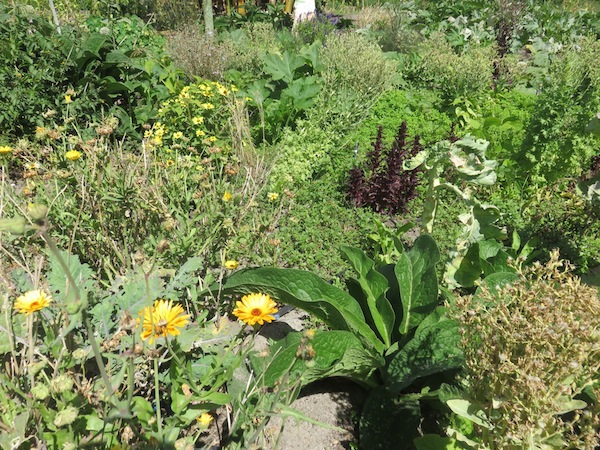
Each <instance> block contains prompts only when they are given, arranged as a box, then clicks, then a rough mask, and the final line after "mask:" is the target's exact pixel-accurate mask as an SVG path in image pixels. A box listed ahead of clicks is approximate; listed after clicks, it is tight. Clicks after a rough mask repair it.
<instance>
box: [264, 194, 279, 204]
mask: <svg viewBox="0 0 600 450" xmlns="http://www.w3.org/2000/svg"><path fill="white" fill-rule="evenodd" d="M267 197H268V199H269V201H270V202H274V201H275V200H277V199H278V198H279V194H278V193H277V192H269V194H268V195H267Z"/></svg>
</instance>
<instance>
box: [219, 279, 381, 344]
mask: <svg viewBox="0 0 600 450" xmlns="http://www.w3.org/2000/svg"><path fill="white" fill-rule="evenodd" d="M209 290H210V291H212V292H213V293H217V292H219V291H221V292H222V293H223V294H228V295H245V294H251V293H253V292H262V293H265V294H269V295H270V296H272V297H273V298H274V299H276V300H278V301H281V302H283V303H286V304H289V305H292V306H295V307H297V308H300V309H303V310H304V311H307V312H308V313H310V314H313V315H315V316H316V317H318V318H319V319H321V320H323V321H324V322H325V323H326V324H328V325H329V326H331V327H332V328H334V329H338V330H348V331H352V332H353V333H355V334H356V335H358V336H360V338H361V339H362V340H363V343H364V344H365V345H366V346H368V347H370V348H373V349H375V350H376V352H377V353H382V352H383V350H384V345H383V343H382V342H381V341H380V340H379V339H378V338H377V336H376V335H375V333H374V332H373V330H372V329H371V328H370V327H369V326H368V325H367V324H366V323H365V317H364V315H363V312H362V309H361V307H360V305H359V304H358V302H357V301H356V300H355V299H354V298H353V297H352V296H351V295H350V294H348V293H347V292H344V291H342V290H341V289H339V288H337V287H335V286H332V285H331V284H328V283H326V282H325V281H323V280H322V279H321V278H319V277H318V276H317V275H315V274H313V273H311V272H307V271H303V270H296V269H276V268H257V269H246V270H240V271H239V272H236V273H234V274H232V275H231V276H230V277H228V278H227V279H226V280H225V281H224V283H223V286H222V288H220V286H218V285H217V284H215V285H213V286H211V287H210V288H209Z"/></svg>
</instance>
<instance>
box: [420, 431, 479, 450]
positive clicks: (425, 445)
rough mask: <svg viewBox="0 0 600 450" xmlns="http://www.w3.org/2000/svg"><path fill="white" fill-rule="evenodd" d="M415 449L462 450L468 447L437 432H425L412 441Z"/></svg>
mask: <svg viewBox="0 0 600 450" xmlns="http://www.w3.org/2000/svg"><path fill="white" fill-rule="evenodd" d="M414 443H415V447H416V448H417V450H462V449H468V448H469V447H467V446H466V445H463V444H461V443H460V442H458V441H457V440H456V439H454V438H451V437H447V436H438V435H437V434H426V435H424V436H421V437H419V438H417V439H415V441H414Z"/></svg>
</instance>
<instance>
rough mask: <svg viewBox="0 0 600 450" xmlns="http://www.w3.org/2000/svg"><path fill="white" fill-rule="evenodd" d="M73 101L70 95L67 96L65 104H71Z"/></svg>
mask: <svg viewBox="0 0 600 450" xmlns="http://www.w3.org/2000/svg"><path fill="white" fill-rule="evenodd" d="M72 101H73V99H72V98H71V96H70V95H65V103H66V104H67V105H68V104H69V103H71V102H72Z"/></svg>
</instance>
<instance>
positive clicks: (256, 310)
mask: <svg viewBox="0 0 600 450" xmlns="http://www.w3.org/2000/svg"><path fill="white" fill-rule="evenodd" d="M250 314H252V315H253V316H262V310H261V309H260V308H254V309H253V310H252V311H250Z"/></svg>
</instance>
